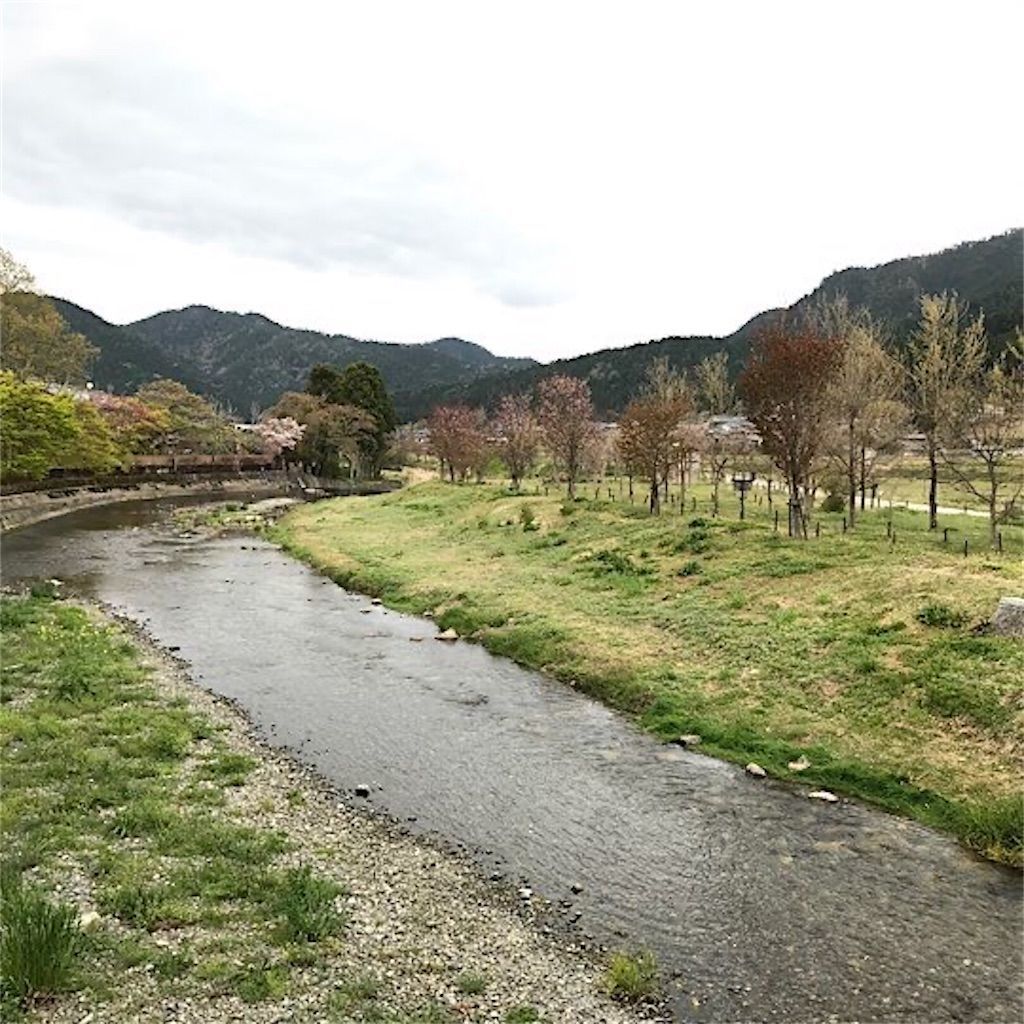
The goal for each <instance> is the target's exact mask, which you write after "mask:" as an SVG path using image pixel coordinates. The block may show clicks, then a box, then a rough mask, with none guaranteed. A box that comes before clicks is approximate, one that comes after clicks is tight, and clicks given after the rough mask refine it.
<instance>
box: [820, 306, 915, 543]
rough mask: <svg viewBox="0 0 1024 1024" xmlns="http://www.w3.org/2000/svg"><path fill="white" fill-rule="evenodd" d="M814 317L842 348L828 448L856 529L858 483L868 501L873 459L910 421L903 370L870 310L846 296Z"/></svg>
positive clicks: (832, 396)
mask: <svg viewBox="0 0 1024 1024" xmlns="http://www.w3.org/2000/svg"><path fill="white" fill-rule="evenodd" d="M809 319H810V322H811V324H812V325H813V326H817V328H818V329H819V331H820V332H821V333H823V334H824V335H825V336H826V337H829V338H832V339H833V340H834V341H835V342H836V343H837V344H838V345H839V346H840V347H841V357H840V359H839V362H838V365H837V367H836V371H835V373H834V375H833V376H832V379H831V381H830V383H829V388H828V394H827V396H826V401H827V402H828V407H829V411H830V414H831V416H832V418H833V421H834V422H833V424H832V429H831V430H830V432H829V437H828V442H827V445H826V449H827V452H828V456H829V459H830V460H831V462H832V464H833V465H834V466H835V468H836V469H837V470H838V471H839V473H840V474H841V475H842V478H843V482H844V486H845V489H846V496H847V503H848V521H849V525H850V527H851V528H853V527H854V525H855V524H856V516H857V492H858V483H859V485H860V486H859V490H860V495H861V502H862V503H863V501H864V491H865V489H866V483H867V476H868V473H869V469H870V466H871V464H872V463H873V461H874V459H875V458H876V457H877V455H878V453H879V452H884V451H886V450H891V449H892V447H893V446H894V445H895V444H896V443H897V442H898V441H899V439H900V437H901V436H902V434H903V431H904V427H905V425H906V421H907V410H906V407H905V406H904V405H903V403H902V402H901V401H900V398H901V395H902V393H903V369H902V367H901V365H900V363H899V362H898V361H897V360H896V359H895V358H894V357H893V356H892V355H891V354H890V352H889V351H888V348H887V347H886V344H885V335H884V331H883V330H882V328H881V327H880V326H879V324H877V323H876V322H875V321H874V320H873V318H872V317H871V314H870V313H869V312H868V311H867V310H866V309H852V308H851V307H850V305H849V302H848V301H847V299H846V297H845V296H843V295H840V296H836V297H833V298H831V299H827V300H824V301H823V302H821V303H820V304H818V305H817V306H816V307H813V308H812V310H811V313H810V316H809ZM862 507H863V504H862Z"/></svg>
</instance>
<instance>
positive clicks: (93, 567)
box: [2, 502, 1022, 1022]
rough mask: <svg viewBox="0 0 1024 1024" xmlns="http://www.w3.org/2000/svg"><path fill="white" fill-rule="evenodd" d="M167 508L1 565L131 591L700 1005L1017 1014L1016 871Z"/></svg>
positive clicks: (353, 774)
mask: <svg viewBox="0 0 1024 1024" xmlns="http://www.w3.org/2000/svg"><path fill="white" fill-rule="evenodd" d="M169 508H170V503H167V502H146V503H138V504H124V505H116V506H110V507H105V508H99V509H91V510H88V511H84V512H80V513H75V514H72V515H68V516H65V517H63V518H61V519H55V520H50V521H48V522H44V523H40V524H37V525H35V526H31V527H27V528H25V529H22V530H19V531H17V532H15V533H12V534H9V535H6V536H5V537H3V540H2V555H3V577H4V582H5V583H8V584H10V583H13V582H15V581H16V580H18V579H23V578H29V577H59V578H61V579H63V580H65V581H66V582H67V584H68V586H69V588H71V589H72V590H73V591H75V592H78V593H81V594H83V595H84V596H88V597H92V598H95V599H98V600H101V601H103V602H106V603H108V604H110V605H112V606H114V607H115V608H117V609H118V610H120V611H121V612H123V613H124V614H126V615H128V616H130V617H131V618H132V619H134V620H137V621H138V622H139V623H140V624H143V625H144V626H145V627H146V629H147V630H148V631H149V633H150V634H151V635H152V636H153V638H154V639H155V640H156V641H157V642H159V643H160V644H162V645H164V646H166V647H169V648H171V649H173V650H175V651H176V652H177V653H178V655H179V656H180V657H182V658H184V659H185V660H187V661H188V662H189V663H190V664H191V666H192V671H193V675H194V676H195V678H196V679H197V680H198V681H199V682H200V683H201V684H203V685H204V686H207V687H209V688H210V689H212V690H214V691H216V692H218V693H221V694H223V695H225V696H227V697H231V698H234V699H235V700H237V701H238V702H239V703H240V704H241V705H242V706H243V707H244V708H245V710H246V711H247V712H248V713H249V715H250V716H251V718H252V720H253V721H254V723H255V724H256V726H257V728H258V729H260V730H261V731H262V733H263V734H264V735H265V736H266V737H267V738H269V739H270V740H271V742H273V743H274V744H276V745H278V746H281V747H287V748H289V749H291V750H293V751H294V752H296V754H297V756H298V757H300V758H301V759H302V760H303V761H305V762H306V763H308V764H309V765H311V766H312V767H314V768H316V769H317V770H318V771H320V772H321V773H322V774H323V775H325V776H327V777H328V778H330V779H331V780H332V781H333V782H334V783H336V784H337V785H339V786H340V787H342V788H344V789H346V790H349V791H352V790H353V789H354V788H355V787H356V786H357V785H361V784H366V785H369V786H370V787H371V799H370V803H371V804H372V805H373V806H374V807H376V808H378V809H380V810H382V811H384V812H386V813H388V814H390V815H392V816H394V817H395V818H397V819H399V820H402V821H406V822H408V823H409V824H410V827H412V828H416V829H422V830H425V831H428V832H431V833H436V834H438V835H440V836H441V837H444V838H445V839H447V840H449V841H452V842H458V843H461V844H464V845H465V846H466V848H467V849H469V850H470V852H471V853H472V854H473V855H474V856H475V857H476V858H477V859H478V860H479V861H480V863H481V865H482V867H483V870H484V871H486V872H487V873H494V874H499V873H500V874H501V875H502V876H503V878H505V879H506V880H508V881H509V882H510V883H512V884H515V885H517V886H519V885H521V884H523V881H522V880H525V884H528V885H529V886H531V887H532V889H533V890H534V891H535V892H536V894H537V895H538V896H543V897H545V898H548V899H550V900H552V901H554V902H555V903H556V905H557V904H558V903H559V901H563V900H564V901H566V903H567V904H570V905H568V906H566V907H565V908H564V912H563V913H564V916H565V917H566V918H567V919H568V920H570V921H571V920H572V919H574V918H575V917H576V915H580V916H579V920H578V922H577V924H576V927H577V928H578V929H579V930H580V931H581V932H584V933H587V934H589V935H592V936H593V937H594V938H595V939H596V940H597V941H600V942H603V943H606V944H608V945H610V946H626V947H629V946H645V947H649V948H651V949H653V950H654V951H655V953H656V954H657V956H658V960H659V963H660V964H661V965H662V968H663V969H664V971H665V972H666V974H667V975H668V977H669V986H668V987H669V992H670V997H671V1001H672V1005H673V1008H674V1010H675V1013H676V1016H677V1017H678V1019H680V1020H695V1021H726V1020H729V1021H734V1020H761V1021H780V1022H781V1021H785V1022H801V1021H829V1020H841V1021H847V1020H851V1021H852V1020H857V1021H914V1022H918V1021H922V1022H923V1021H935V1022H939V1021H970V1022H978V1021H1000V1022H1002V1021H1017V1020H1019V1019H1020V1012H1021V1001H1020V1000H1021V979H1022V969H1021V959H1020V948H1021V938H1022V929H1021V880H1020V876H1019V875H1018V874H1017V873H1015V872H1012V871H1010V870H1007V869H1003V868H1000V867H998V866H996V865H992V864H989V863H985V862H982V861H979V860H977V859H976V858H974V857H972V856H970V855H969V854H967V853H966V852H965V851H964V850H962V849H961V848H960V847H959V846H958V845H957V844H956V843H955V842H954V841H952V840H950V839H947V838H946V837H943V836H941V835H937V834H935V833H933V832H930V831H929V830H927V829H924V828H922V827H920V826H918V825H915V824H913V823H911V822H907V821H903V820H901V819H898V818H895V817H891V816H889V815H886V814H883V813H881V812H878V811H875V810H872V809H869V808H866V807H863V806H860V805H857V804H854V803H848V802H846V801H843V802H842V803H840V804H838V805H827V804H822V803H818V802H816V801H813V800H808V799H807V798H806V796H805V795H804V794H803V793H802V792H800V791H798V790H795V789H793V788H791V787H788V786H784V785H781V784H776V783H773V782H771V781H765V780H757V779H753V778H751V777H749V776H747V775H745V774H744V772H743V771H742V770H741V769H739V768H737V767H735V766H733V765H729V764H725V763H723V762H720V761H716V760H714V759H711V758H707V757H703V756H701V755H699V754H696V753H693V752H690V751H686V750H683V749H680V748H676V747H665V746H662V745H660V744H658V743H656V742H655V741H654V740H652V739H651V738H650V737H648V736H646V735H644V734H643V733H641V732H640V731H638V730H637V729H636V728H634V727H633V726H632V725H631V724H630V723H628V722H627V721H625V720H624V719H623V718H622V717H620V716H618V715H616V714H614V713H612V712H610V711H609V710H607V709H606V708H604V707H603V706H602V705H600V704H598V703H596V702H595V701H592V700H590V699H588V698H586V697H584V696H582V695H580V694H578V693H576V692H575V691H573V690H572V689H571V688H569V687H566V686H563V685H561V684H559V683H557V682H554V681H552V680H550V679H548V678H546V677H544V676H543V675H540V674H538V673H535V672H529V671H526V670H524V669H521V668H519V667H518V666H516V665H515V664H513V663H512V662H510V661H508V660H506V659H503V658H496V657H493V656H492V655H490V654H488V653H487V652H486V651H484V650H483V649H482V648H481V647H479V646H476V645H473V644H470V643H465V642H461V641H460V642H458V643H454V644H448V643H440V642H435V641H434V640H433V639H432V638H433V636H434V634H435V627H434V625H433V624H432V623H431V622H429V621H427V620H423V619H418V618H414V617H410V616H404V615H399V614H396V613H394V612H390V611H387V610H386V609H384V608H382V607H380V606H375V605H371V603H370V602H369V600H367V599H366V598H364V597H361V596H359V595H355V594H351V593H347V592H346V591H344V590H342V589H341V588H339V587H337V586H335V585H334V584H332V583H329V582H327V581H325V580H324V579H323V578H321V577H320V576H318V575H317V574H315V573H314V572H312V571H311V570H309V569H308V568H306V567H305V566H303V565H301V564H299V563H297V562H295V561H294V560H292V559H291V558H289V557H288V556H286V555H284V554H283V553H281V552H280V551H278V550H277V549H276V548H274V547H273V546H272V545H270V544H268V543H266V542H264V541H262V540H258V539H252V538H248V537H238V536H230V537H219V538H210V537H182V536H179V535H177V534H176V533H175V532H174V531H173V530H172V529H170V527H169V525H168V522H167V517H168V513H169ZM579 887H582V891H581V892H574V891H573V890H574V888H576V889H578V888H579ZM452 898H453V899H456V898H458V894H457V893H453V894H452Z"/></svg>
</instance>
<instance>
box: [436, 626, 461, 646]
mask: <svg viewBox="0 0 1024 1024" xmlns="http://www.w3.org/2000/svg"><path fill="white" fill-rule="evenodd" d="M434 639H435V640H443V641H445V643H452V642H453V641H454V640H458V639H459V634H458V633H456V632H455V630H454V629H446V630H445V631H444V632H443V633H438V634H437V635H436V636H435V637H434Z"/></svg>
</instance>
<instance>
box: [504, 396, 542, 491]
mask: <svg viewBox="0 0 1024 1024" xmlns="http://www.w3.org/2000/svg"><path fill="white" fill-rule="evenodd" d="M494 429H495V432H496V433H497V434H498V436H499V438H500V439H501V445H502V447H501V457H502V459H503V460H504V462H505V465H506V467H507V468H508V472H509V476H510V477H512V487H513V489H514V490H517V491H518V490H519V484H520V483H521V482H522V480H523V478H524V477H526V476H527V475H528V474H529V472H530V470H531V469H532V468H533V464H534V462H535V461H536V459H537V450H538V448H539V447H540V424H539V423H538V422H537V417H536V416H534V414H533V409H532V408H531V407H530V399H529V398H528V397H527V396H526V395H505V396H504V397H503V398H502V399H501V401H500V402H499V403H498V412H497V415H496V416H495V419H494Z"/></svg>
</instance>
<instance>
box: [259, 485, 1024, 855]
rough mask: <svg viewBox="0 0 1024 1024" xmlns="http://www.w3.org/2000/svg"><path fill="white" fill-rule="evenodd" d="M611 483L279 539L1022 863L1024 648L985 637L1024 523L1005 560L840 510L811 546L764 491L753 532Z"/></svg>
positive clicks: (502, 493)
mask: <svg viewBox="0 0 1024 1024" xmlns="http://www.w3.org/2000/svg"><path fill="white" fill-rule="evenodd" d="M609 488H611V489H612V492H613V495H616V498H615V499H614V500H610V499H608V498H607V494H608V489H609ZM594 489H595V485H593V484H591V485H588V486H587V487H585V488H582V489H581V495H587V496H588V497H585V498H581V499H578V500H577V501H575V502H572V503H569V502H566V501H565V500H564V495H563V493H561V492H560V491H559V489H557V488H555V487H553V486H552V487H551V488H550V490H549V495H548V496H545V495H544V494H543V488H542V487H538V486H537V485H535V484H533V483H528V484H527V485H526V486H525V487H524V488H523V491H522V493H521V494H520V495H513V494H510V493H509V492H508V490H507V489H506V488H504V487H501V486H496V485H483V486H472V485H469V486H450V485H445V484H440V483H427V484H421V485H417V486H415V487H412V488H409V489H407V490H406V491H403V492H398V493H394V494H390V495H386V496H382V497H374V498H346V499H344V500H338V501H331V502H321V503H316V504H312V505H306V506H302V507H299V508H296V509H294V510H293V511H291V512H290V513H289V514H288V515H287V516H286V517H285V519H284V520H283V521H282V522H281V523H280V524H279V525H278V527H276V529H275V531H274V536H275V537H276V538H277V539H278V540H279V541H280V542H281V543H282V544H283V545H284V546H285V547H286V549H288V550H290V551H291V552H293V553H294V554H296V555H297V556H299V557H302V558H304V559H306V560H307V561H309V562H310V563H311V564H313V565H314V566H316V567H318V568H319V569H320V570H321V571H323V572H324V573H326V574H327V575H328V576H330V577H331V578H332V579H334V580H335V581H337V582H338V583H340V584H343V585H345V586H349V587H352V588H353V589H357V590H361V591H363V592H365V593H368V594H371V595H374V596H379V597H380V598H382V599H383V600H384V601H385V602H386V603H387V604H388V605H390V606H392V607H395V608H398V609H400V610H403V611H408V612H412V613H424V612H430V613H431V614H432V615H433V616H434V618H435V620H436V621H437V622H438V624H439V625H440V626H441V627H442V628H449V627H451V628H454V629H455V630H457V631H458V632H459V633H461V634H463V635H466V636H469V637H472V638H474V639H476V640H478V641H480V642H481V643H483V644H485V645H486V646H487V647H488V648H489V649H490V650H492V651H494V652H495V653H499V654H504V655H507V656H509V657H511V658H514V659H515V660H517V661H519V662H520V663H521V664H524V665H526V666H529V667H532V668H538V669H543V670H546V671H548V672H550V673H552V674H554V675H556V676H558V677H560V678H562V679H565V680H572V681H574V683H575V684H576V685H577V686H578V687H580V688H581V689H583V690H585V691H587V692H589V693H591V694H592V695H594V696H596V697H598V698H600V699H602V700H604V701H605V702H607V703H609V704H610V705H612V706H614V707H617V708H619V709H621V710H623V711H626V712H628V713H629V714H631V715H633V716H634V717H635V718H636V720H637V721H638V722H639V723H640V724H642V725H643V726H644V727H645V728H646V729H648V730H650V731H651V732H652V733H654V734H655V735H657V736H659V737H661V738H662V739H664V740H671V739H673V738H675V737H677V736H679V735H680V734H683V733H697V734H699V735H700V736H701V737H702V738H703V745H702V748H701V749H702V750H704V751H706V752H707V753H709V754H712V755H716V756H719V757H723V758H727V759H730V760H733V761H736V762H739V763H741V764H743V763H746V762H748V761H751V760H754V761H757V762H758V763H759V764H761V765H763V766H764V767H765V768H766V769H767V770H768V771H769V772H771V773H772V774H774V775H776V776H778V777H781V778H792V779H794V780H796V779H799V781H800V782H801V783H808V784H811V785H814V786H824V787H827V788H830V789H834V790H836V791H838V792H841V793H844V794H848V795H852V796H857V797H860V798H863V799H866V800H869V801H872V802H874V803H876V804H878V805H880V806H882V807H885V808H887V809H889V810H891V811H894V812H897V813H900V814H904V815H908V816H911V817H914V818H916V819H918V820H920V821H922V822H925V823H927V824H931V825H933V826H937V827H940V828H943V829H946V830H948V831H950V832H953V833H954V834H956V835H958V836H960V837H961V838H962V839H963V840H964V841H965V842H967V843H968V844H970V845H971V846H972V847H974V848H975V849H978V850H979V851H981V852H983V853H985V854H986V855H987V856H990V857H994V858H996V859H1000V860H1006V861H1009V862H1016V863H1020V862H1021V859H1022V856H1024V849H1022V836H1021V834H1022V831H1024V829H1022V821H1024V812H1022V808H1021V784H1020V780H1021V777H1022V767H1024V765H1022V762H1021V758H1020V753H1019V751H1020V749H1021V739H1022V736H1024V730H1022V723H1024V711H1022V709H1024V688H1022V682H1021V681H1022V679H1024V645H1021V644H1020V643H1019V642H1016V641H1014V640H1010V639H1007V638H1002V637H996V636H992V635H989V634H988V633H987V632H986V631H985V628H984V625H985V623H986V622H987V620H988V618H989V616H990V615H991V613H992V611H993V610H994V608H995V606H996V604H997V602H998V599H999V597H1001V596H1003V595H1005V594H1012V593H1016V592H1019V590H1020V575H1019V568H1020V555H1021V550H1022V536H1024V532H1022V530H1021V529H1020V528H1019V527H1010V526H1008V527H1005V528H1004V531H1003V532H1004V554H1003V555H1002V556H999V555H996V554H995V553H992V552H989V551H988V549H987V546H986V545H987V524H986V523H985V521H984V520H982V519H976V518H968V517H963V516H957V517H948V518H947V519H946V520H945V525H948V526H949V527H950V528H951V530H952V531H953V533H952V536H953V537H954V538H955V542H954V541H951V542H950V545H949V546H948V547H947V546H945V545H944V544H943V539H942V534H941V532H940V533H938V534H936V533H933V532H929V531H928V530H927V528H926V527H927V522H926V518H925V517H924V516H923V515H922V514H920V513H913V512H906V511H901V510H899V509H895V510H894V511H893V512H892V515H891V519H890V516H889V513H888V510H886V511H884V512H881V511H875V512H870V511H869V512H866V513H865V514H864V515H863V516H862V517H861V519H860V520H859V522H858V525H857V527H856V529H855V530H850V531H847V532H844V531H843V529H842V516H841V514H839V513H834V514H821V515H819V516H818V517H817V522H819V523H820V537H815V536H814V534H813V531H812V536H811V538H810V539H809V540H808V541H806V542H805V541H799V540H789V539H788V538H786V537H785V536H784V535H783V534H779V533H776V532H775V530H774V508H770V507H769V506H768V504H767V501H766V496H765V495H763V494H757V495H755V496H754V497H753V498H752V499H749V500H748V502H747V519H746V521H744V522H739V521H738V514H737V513H738V507H737V504H736V502H735V499H734V498H733V496H732V495H728V496H725V497H723V502H722V515H721V516H720V517H719V518H715V517H714V516H712V515H711V513H710V504H709V499H708V493H707V488H704V487H698V488H691V489H690V491H689V492H688V495H687V500H686V504H685V506H684V507H683V509H682V511H681V510H680V506H679V504H678V501H676V503H675V504H672V503H668V504H667V505H666V506H665V510H664V512H663V514H662V516H660V517H656V518H655V517H651V516H650V515H648V514H647V512H646V509H645V508H643V507H642V504H641V498H640V497H639V496H638V497H637V500H636V504H633V505H630V504H629V502H628V499H627V500H621V501H620V500H617V493H618V491H617V485H616V484H615V483H614V482H613V483H610V484H609V483H606V484H605V485H602V486H600V487H599V488H597V491H598V499H597V500H594V498H593V494H594ZM694 498H695V499H696V506H697V507H696V508H694V507H693V499H694ZM527 504H528V505H529V507H530V510H531V512H530V516H532V518H530V523H531V526H536V530H530V531H529V532H524V531H523V529H522V525H521V519H520V509H521V508H522V507H523V506H524V505H527ZM782 520H783V529H784V520H785V516H783V517H782ZM890 529H891V531H892V533H894V534H895V541H893V540H892V539H891V538H890V533H889V531H890ZM965 538H966V539H967V540H968V542H969V548H970V551H971V554H970V555H969V557H966V558H965V557H964V556H963V554H962V544H963V540H964V539H965ZM801 756H805V757H806V758H807V759H808V760H809V761H810V762H811V766H810V767H809V768H808V769H807V770H806V771H804V772H802V773H799V775H797V774H796V773H793V772H791V771H790V770H789V769H788V767H787V765H788V763H789V762H790V761H794V760H796V759H798V758H799V757H801Z"/></svg>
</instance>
